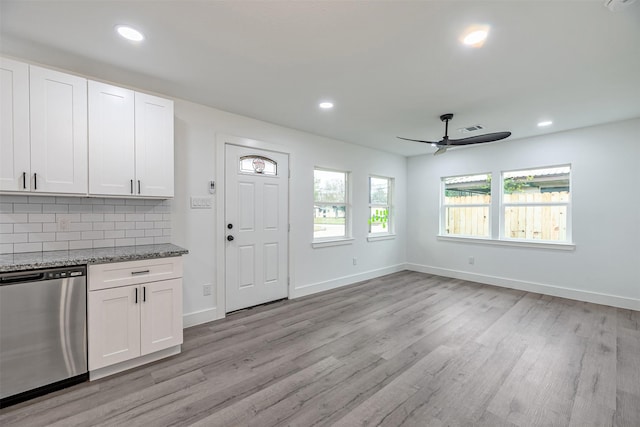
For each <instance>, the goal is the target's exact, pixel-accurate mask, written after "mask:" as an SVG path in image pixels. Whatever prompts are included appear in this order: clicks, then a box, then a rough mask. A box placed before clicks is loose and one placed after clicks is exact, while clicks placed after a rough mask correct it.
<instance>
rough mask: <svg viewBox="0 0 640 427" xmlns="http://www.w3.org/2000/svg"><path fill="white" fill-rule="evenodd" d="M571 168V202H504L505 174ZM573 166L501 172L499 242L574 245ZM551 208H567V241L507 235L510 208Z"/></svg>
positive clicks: (541, 167)
mask: <svg viewBox="0 0 640 427" xmlns="http://www.w3.org/2000/svg"><path fill="white" fill-rule="evenodd" d="M564 167H567V168H569V172H568V173H569V200H568V201H555V202H505V201H504V194H505V193H504V182H505V174H508V173H512V172H524V171H530V170H540V169H553V168H564ZM571 169H572V168H571V164H563V165H552V166H539V167H528V168H518V169H512V170H503V171H501V172H500V206H499V212H498V214H499V221H500V227H499V231H498V233H499V234H498V236H499V240H504V241H508V242H523V243H544V244H572V242H573V233H572V223H573V221H572V216H571V212H572V209H571V205H572V201H573V195H572V193H573V190H572V188H573V182H572V176H573V174H572V173H571ZM542 206H546V207H550V206H564V207H566V212H567V213H566V239H565V240H542V239H522V238H515V237H509V236H507V235H506V230H505V225H506V219H505V211H506V209H507V208H508V207H542Z"/></svg>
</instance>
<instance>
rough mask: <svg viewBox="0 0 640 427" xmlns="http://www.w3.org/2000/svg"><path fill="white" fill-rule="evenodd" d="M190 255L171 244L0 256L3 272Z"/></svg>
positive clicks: (0, 269) (0, 267) (0, 268)
mask: <svg viewBox="0 0 640 427" xmlns="http://www.w3.org/2000/svg"><path fill="white" fill-rule="evenodd" d="M187 253H189V251H188V250H186V249H184V248H181V247H180V246H176V245H172V244H170V243H166V244H161V245H140V246H120V247H113V248H95V249H76V250H69V251H48V252H25V253H19V254H7V255H0V273H6V272H9V271H21V270H35V269H37V268H51V267H66V266H74V265H82V264H104V263H108V262H122V261H135V260H139V259H150V258H166V257H172V256H180V255H184V254H187Z"/></svg>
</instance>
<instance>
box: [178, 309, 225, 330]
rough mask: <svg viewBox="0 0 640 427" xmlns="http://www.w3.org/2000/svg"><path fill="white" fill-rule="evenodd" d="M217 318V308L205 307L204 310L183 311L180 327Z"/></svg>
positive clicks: (187, 326)
mask: <svg viewBox="0 0 640 427" xmlns="http://www.w3.org/2000/svg"><path fill="white" fill-rule="evenodd" d="M214 320H218V308H217V307H213V308H207V309H206V310H200V311H194V312H193V313H185V314H183V315H182V327H183V328H190V327H191V326H196V325H201V324H203V323H207V322H212V321H214Z"/></svg>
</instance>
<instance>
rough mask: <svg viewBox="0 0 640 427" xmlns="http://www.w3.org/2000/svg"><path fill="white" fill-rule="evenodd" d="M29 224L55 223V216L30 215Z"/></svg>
mask: <svg viewBox="0 0 640 427" xmlns="http://www.w3.org/2000/svg"><path fill="white" fill-rule="evenodd" d="M29 222H56V215H55V214H38V213H30V214H29Z"/></svg>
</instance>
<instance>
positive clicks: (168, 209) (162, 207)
mask: <svg viewBox="0 0 640 427" xmlns="http://www.w3.org/2000/svg"><path fill="white" fill-rule="evenodd" d="M153 211H154V212H155V213H169V212H171V205H158V206H156V207H154V208H153Z"/></svg>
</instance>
